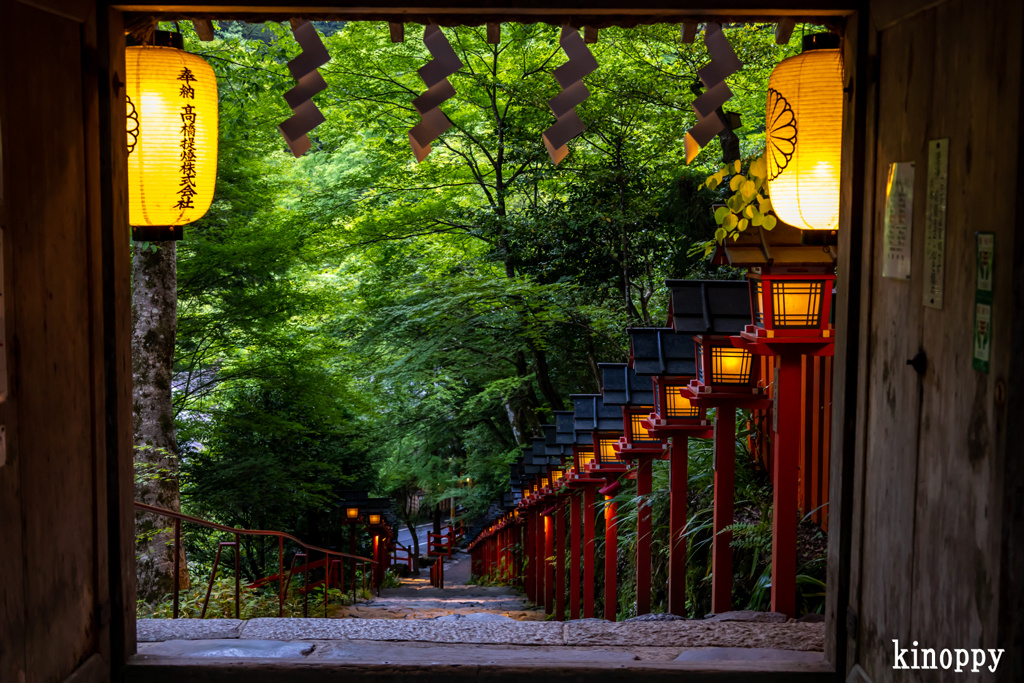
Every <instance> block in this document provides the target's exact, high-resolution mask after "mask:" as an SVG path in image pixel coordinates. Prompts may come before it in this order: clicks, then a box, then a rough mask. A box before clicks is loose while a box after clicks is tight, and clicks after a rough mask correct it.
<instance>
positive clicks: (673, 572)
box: [668, 435, 689, 617]
mask: <svg viewBox="0 0 1024 683" xmlns="http://www.w3.org/2000/svg"><path fill="white" fill-rule="evenodd" d="M688 441H689V437H686V436H680V435H676V436H673V437H672V451H671V453H670V456H669V457H670V460H669V496H670V502H669V525H668V528H669V531H668V534H669V536H668V537H669V549H668V613H669V614H676V615H678V616H681V617H683V616H686V539H685V538H683V533H684V531H685V530H686V488H687V487H686V480H687V476H688V473H687V461H686V459H687V452H686V451H687V445H688V444H687V442H688Z"/></svg>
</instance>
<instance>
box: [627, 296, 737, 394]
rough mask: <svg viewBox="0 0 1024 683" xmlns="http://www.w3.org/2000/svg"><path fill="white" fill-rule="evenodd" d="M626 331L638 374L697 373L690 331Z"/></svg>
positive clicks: (633, 328) (669, 329)
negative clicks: (687, 332)
mask: <svg viewBox="0 0 1024 683" xmlns="http://www.w3.org/2000/svg"><path fill="white" fill-rule="evenodd" d="M748 308H749V307H748ZM626 331H627V332H628V333H629V346H630V354H631V355H632V357H633V371H634V372H635V373H636V374H637V375H684V376H693V375H695V374H696V373H697V365H696V361H695V355H694V354H695V352H694V348H693V337H692V336H691V335H689V334H679V333H676V332H675V331H674V330H673V329H672V328H670V327H631V328H629V329H628V330H626ZM646 405H650V403H648V404H646Z"/></svg>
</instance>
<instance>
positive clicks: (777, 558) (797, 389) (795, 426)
mask: <svg viewBox="0 0 1024 683" xmlns="http://www.w3.org/2000/svg"><path fill="white" fill-rule="evenodd" d="M780 358H781V361H782V362H781V363H780V364H779V370H778V373H779V374H778V380H777V383H776V385H775V391H776V396H778V401H776V403H775V409H776V414H775V421H776V426H777V427H778V429H777V430H776V431H775V443H774V445H773V448H774V457H773V462H772V469H773V472H772V483H773V484H774V489H775V491H774V496H773V512H772V611H773V612H782V613H783V614H785V615H786V616H787V617H795V616H796V531H797V524H798V521H799V520H798V519H797V514H798V513H797V507H796V506H797V496H796V489H797V459H798V458H799V452H800V449H799V444H800V439H801V429H800V396H801V394H802V393H803V392H802V386H801V384H802V363H801V357H800V356H799V355H797V354H785V355H783V356H780Z"/></svg>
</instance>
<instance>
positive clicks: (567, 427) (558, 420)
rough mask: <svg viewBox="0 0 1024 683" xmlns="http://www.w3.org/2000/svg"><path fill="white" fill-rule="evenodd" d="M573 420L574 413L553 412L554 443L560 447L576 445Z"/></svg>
mask: <svg viewBox="0 0 1024 683" xmlns="http://www.w3.org/2000/svg"><path fill="white" fill-rule="evenodd" d="M573 419H574V413H573V412H572V411H571V410H556V411H555V441H556V442H557V443H559V444H561V445H562V446H567V447H571V446H572V445H573V444H574V443H576V430H575V428H574V427H573Z"/></svg>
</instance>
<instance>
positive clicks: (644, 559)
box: [597, 363, 665, 615]
mask: <svg viewBox="0 0 1024 683" xmlns="http://www.w3.org/2000/svg"><path fill="white" fill-rule="evenodd" d="M597 367H598V368H599V369H600V370H601V374H602V380H603V381H602V385H603V386H602V394H603V402H604V404H605V405H608V406H614V405H619V406H622V430H623V435H622V436H621V437H620V438H619V440H618V442H617V443H615V444H613V446H612V448H613V450H614V451H615V452H616V454H617V455H618V457H619V458H621V459H623V460H630V461H632V462H633V463H634V466H633V468H632V470H631V473H630V474H631V475H632V476H634V477H635V479H636V492H637V495H638V496H649V495H650V494H651V489H652V480H653V473H652V465H653V461H654V460H655V459H656V458H662V457H664V456H665V443H664V441H663V440H662V439H661V438H660V437H655V436H653V435H652V434H651V432H650V430H649V429H648V426H647V421H648V418H649V417H650V415H651V411H652V410H654V385H653V383H652V382H651V378H650V377H649V376H645V375H638V374H637V373H636V371H635V370H634V369H633V368H632V367H630V366H629V365H628V364H626V363H600V364H598V366H597ZM636 531H637V534H636V538H637V540H636V613H637V615H641V614H648V613H650V611H651V536H652V534H651V509H650V507H649V506H647V505H641V506H639V508H638V509H637V529H636Z"/></svg>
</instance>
